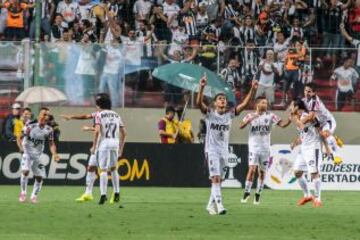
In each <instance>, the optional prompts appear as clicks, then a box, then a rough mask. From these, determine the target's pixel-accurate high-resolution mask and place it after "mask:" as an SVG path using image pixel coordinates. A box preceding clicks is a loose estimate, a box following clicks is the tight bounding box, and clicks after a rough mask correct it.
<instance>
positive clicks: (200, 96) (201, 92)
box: [196, 75, 208, 114]
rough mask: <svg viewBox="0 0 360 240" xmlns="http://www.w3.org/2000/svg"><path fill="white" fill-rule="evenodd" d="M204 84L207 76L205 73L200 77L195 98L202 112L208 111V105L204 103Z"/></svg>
mask: <svg viewBox="0 0 360 240" xmlns="http://www.w3.org/2000/svg"><path fill="white" fill-rule="evenodd" d="M206 84H207V77H206V75H204V76H203V77H202V78H201V79H200V85H199V93H198V95H197V98H196V104H197V105H198V107H199V108H200V111H201V112H202V113H204V114H205V113H207V112H208V106H207V105H206V104H205V103H204V90H205V86H206Z"/></svg>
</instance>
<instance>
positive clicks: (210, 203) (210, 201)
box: [207, 186, 215, 207]
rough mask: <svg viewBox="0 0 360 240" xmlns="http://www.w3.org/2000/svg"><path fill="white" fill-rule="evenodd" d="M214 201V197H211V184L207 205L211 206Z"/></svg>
mask: <svg viewBox="0 0 360 240" xmlns="http://www.w3.org/2000/svg"><path fill="white" fill-rule="evenodd" d="M214 203H215V199H214V197H213V195H212V186H211V190H210V198H209V202H208V205H207V207H211V206H212V205H213V204H214Z"/></svg>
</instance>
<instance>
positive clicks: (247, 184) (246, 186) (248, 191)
mask: <svg viewBox="0 0 360 240" xmlns="http://www.w3.org/2000/svg"><path fill="white" fill-rule="evenodd" d="M252 184H253V182H251V181H246V182H245V192H246V193H250V192H251V187H252Z"/></svg>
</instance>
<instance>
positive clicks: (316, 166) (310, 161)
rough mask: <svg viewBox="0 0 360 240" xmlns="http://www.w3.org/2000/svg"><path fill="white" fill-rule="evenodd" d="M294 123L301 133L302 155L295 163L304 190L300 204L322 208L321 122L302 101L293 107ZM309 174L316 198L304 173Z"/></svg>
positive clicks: (299, 100) (296, 173)
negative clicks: (311, 204) (309, 204)
mask: <svg viewBox="0 0 360 240" xmlns="http://www.w3.org/2000/svg"><path fill="white" fill-rule="evenodd" d="M291 112H292V116H293V121H294V123H295V124H296V126H297V129H298V130H299V133H300V140H299V143H300V144H301V145H300V153H299V154H298V156H297V158H296V160H295V163H294V172H295V176H296V178H297V180H298V183H299V185H300V187H301V189H302V190H303V193H304V197H303V198H301V199H300V200H299V202H298V205H299V206H302V205H304V204H306V203H308V202H311V201H313V206H314V207H321V206H322V203H321V179H320V166H321V161H322V151H321V149H322V148H321V143H322V138H321V135H320V132H319V126H320V124H319V121H318V120H317V118H315V117H314V115H313V114H311V113H310V112H309V111H308V110H307V107H306V105H305V103H304V101H302V100H301V99H298V100H296V101H295V102H294V103H293V106H292V110H291ZM304 172H308V173H309V174H310V175H311V180H312V182H313V183H314V186H315V190H314V195H315V197H314V196H312V195H311V193H310V190H309V187H308V184H307V180H306V179H305V178H304V176H303V173H304Z"/></svg>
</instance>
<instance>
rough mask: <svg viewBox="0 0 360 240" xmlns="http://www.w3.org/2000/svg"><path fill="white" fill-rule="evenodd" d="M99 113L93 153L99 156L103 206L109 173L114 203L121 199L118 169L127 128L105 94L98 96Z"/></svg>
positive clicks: (96, 121) (96, 117)
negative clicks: (112, 108)
mask: <svg viewBox="0 0 360 240" xmlns="http://www.w3.org/2000/svg"><path fill="white" fill-rule="evenodd" d="M95 102H96V106H97V108H98V110H99V111H98V112H97V114H96V116H95V132H94V141H93V146H92V148H91V153H93V154H94V153H95V152H96V154H97V160H98V164H99V168H100V193H101V197H100V201H99V204H100V205H102V204H104V203H105V202H106V200H107V196H106V193H107V185H108V173H111V179H112V184H113V190H114V193H113V194H114V201H116V202H118V201H119V199H120V182H119V173H118V169H117V161H118V157H121V156H122V153H123V149H124V144H125V136H126V132H125V127H124V124H123V122H122V120H121V118H120V116H119V115H118V114H117V113H116V112H114V111H112V110H111V100H110V97H109V96H108V95H107V94H105V93H100V94H98V95H97V96H96V100H95Z"/></svg>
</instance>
